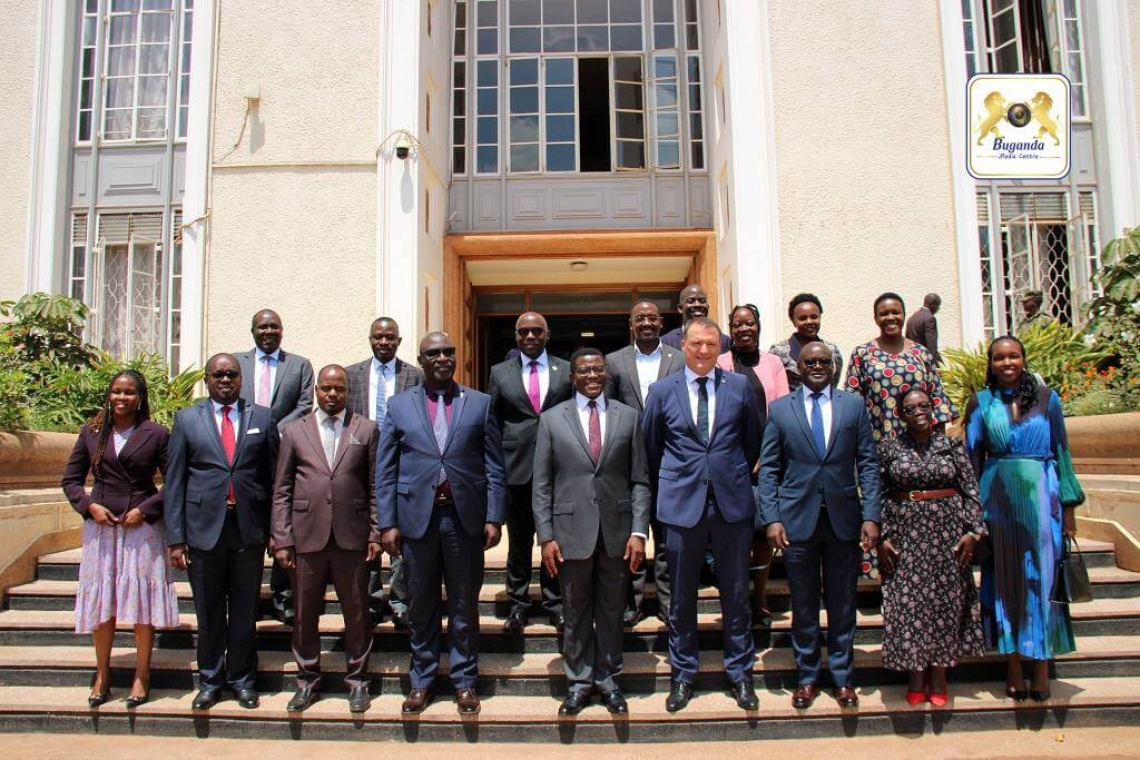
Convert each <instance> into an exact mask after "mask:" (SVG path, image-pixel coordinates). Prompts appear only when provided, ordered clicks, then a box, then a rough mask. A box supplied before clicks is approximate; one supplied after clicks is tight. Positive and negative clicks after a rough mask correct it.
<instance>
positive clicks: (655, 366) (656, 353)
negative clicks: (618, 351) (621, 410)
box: [633, 340, 662, 402]
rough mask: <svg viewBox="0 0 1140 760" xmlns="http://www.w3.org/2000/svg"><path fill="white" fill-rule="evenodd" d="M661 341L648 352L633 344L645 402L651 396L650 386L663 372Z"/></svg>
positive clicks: (642, 397)
mask: <svg viewBox="0 0 1140 760" xmlns="http://www.w3.org/2000/svg"><path fill="white" fill-rule="evenodd" d="M661 356H662V354H661V341H660V340H658V341H657V348H655V349H653V350H652V351H650V352H649V353H648V354H643V353H641V349H640V348H638V347H637V344H636V343H634V344H633V358H634V360H636V362H637V384H638V385H639V386H640V388H641V400H642V401H643V402H644V401H645V399H646V397H648V396H649V386H651V385H653V384H654V383H655V382H657V375H658V374H659V373H660V372H661Z"/></svg>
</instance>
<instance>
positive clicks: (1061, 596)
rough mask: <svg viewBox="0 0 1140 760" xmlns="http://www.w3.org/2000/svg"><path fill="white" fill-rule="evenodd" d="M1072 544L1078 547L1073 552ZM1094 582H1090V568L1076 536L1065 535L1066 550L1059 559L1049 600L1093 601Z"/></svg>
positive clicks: (1075, 602) (1070, 602) (1055, 601)
mask: <svg viewBox="0 0 1140 760" xmlns="http://www.w3.org/2000/svg"><path fill="white" fill-rule="evenodd" d="M1070 542H1071V544H1072V546H1076V547H1077V551H1076V553H1073V551H1072V549H1071V547H1070ZM1092 598H1093V596H1092V584H1091V583H1089V570H1088V568H1087V567H1085V557H1084V555H1083V554H1081V547H1080V546H1079V545H1078V544H1077V540H1076V539H1075V538H1072V539H1070V538H1069V536H1065V542H1064V551H1063V552H1062V553H1061V556H1060V557H1059V558H1058V559H1057V569H1056V570H1055V571H1054V572H1053V592H1052V593H1051V594H1050V595H1049V601H1050V602H1053V603H1054V604H1080V603H1081V602H1091V601H1092Z"/></svg>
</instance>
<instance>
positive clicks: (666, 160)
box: [657, 140, 681, 167]
mask: <svg viewBox="0 0 1140 760" xmlns="http://www.w3.org/2000/svg"><path fill="white" fill-rule="evenodd" d="M657 165H658V166H661V167H679V166H680V165H681V144H680V143H678V142H676V141H674V140H665V141H661V142H658V143H657Z"/></svg>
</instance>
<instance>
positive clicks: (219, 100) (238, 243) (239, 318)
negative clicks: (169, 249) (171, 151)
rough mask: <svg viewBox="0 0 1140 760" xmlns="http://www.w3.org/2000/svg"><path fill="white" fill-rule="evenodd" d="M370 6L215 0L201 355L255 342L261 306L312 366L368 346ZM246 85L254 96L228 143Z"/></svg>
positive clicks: (363, 353) (371, 276) (374, 81)
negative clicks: (277, 317)
mask: <svg viewBox="0 0 1140 760" xmlns="http://www.w3.org/2000/svg"><path fill="white" fill-rule="evenodd" d="M379 5H380V4H379V3H375V2H372V1H371V0H353V1H352V2H337V3H310V2H304V1H303V0H289V1H288V2H278V3H276V4H274V7H273V9H272V11H271V12H267V11H266V9H265V7H263V6H262V5H261V4H257V3H239V2H232V1H231V2H226V0H220V8H219V17H220V22H219V29H218V37H217V48H216V54H217V79H216V90H215V94H214V114H213V117H214V122H213V128H212V131H213V138H212V139H213V156H214V165H213V167H212V177H211V182H210V198H209V205H210V208H211V219H210V241H209V247H208V251H207V254H206V261H207V273H206V333H205V340H204V346H205V355H206V356H209V355H210V354H212V353H215V352H217V351H223V350H225V351H235V350H248V349H249V348H252V341H251V339H250V335H249V320H250V317H251V315H252V314H253V312H254V311H256V310H257V309H258V308H260V307H263V306H269V307H272V308H275V309H276V310H277V311H278V312H280V314H281V316H282V319H283V320H284V323H285V340H284V344H283V345H284V347H285V348H286V349H287V350H291V351H294V352H296V353H299V354H302V355H304V356H306V357H308V358H309V359H310V360H311V361H312V362H313V364H314V367H315V368H319V367H320V366H321V365H323V364H327V363H330V362H338V363H345V362H353V361H359V360H361V359H363V358H366V357H367V356H368V355H369V349H368V343H367V339H366V335H367V330H368V325H369V324H370V323H371V321H372V319H373V318H374V316H375V309H376V294H375V282H376V264H375V262H376V242H375V241H376V172H375V164H374V162H375V149H376V143H377V139H376V129H377V127H376V120H377V97H378V95H377V86H378V64H377V62H378V53H377V46H376V38H377V29H378V23H379V21H378V19H379V14H380V8H379ZM249 87H258V88H260V95H261V98H260V101H259V102H258V103H256V105H255V106H254V108H253V109H251V113H250V117H251V118H250V122H249V123H248V124H247V125H246V129H245V134H244V135H243V136H242V139H241V141H240V144H239V145H238V147H237V149H236V150H233V151H232V153H231V152H230V151H231V148H232V146H233V145H234V143H235V141H236V140H237V138H238V135H239V134H240V133H241V130H242V120H243V116H244V112H245V99H244V97H243V95H244V93H245V91H246V90H247V88H249ZM227 154H228V155H227Z"/></svg>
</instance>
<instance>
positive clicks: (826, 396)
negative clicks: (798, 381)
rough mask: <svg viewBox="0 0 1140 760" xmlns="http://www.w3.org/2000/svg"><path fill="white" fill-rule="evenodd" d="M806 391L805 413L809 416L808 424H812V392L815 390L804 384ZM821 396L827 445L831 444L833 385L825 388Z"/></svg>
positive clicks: (820, 403) (820, 409) (825, 442)
mask: <svg viewBox="0 0 1140 760" xmlns="http://www.w3.org/2000/svg"><path fill="white" fill-rule="evenodd" d="M802 388H803V393H804V414H805V415H806V416H807V420H808V425H809V426H810V425H811V404H812V401H811V394H812V393H813V392H814V391H812V390H811V389H810V388H808V387H807V386H806V385H804V386H802ZM821 393H823V395H822V396H820V397H819V411H820V412H821V413H822V414H823V442H824V444H825V445H827V446H830V445H831V386H830V385H829V386H827V387H826V388H824V389H823V390H822V391H821Z"/></svg>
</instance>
